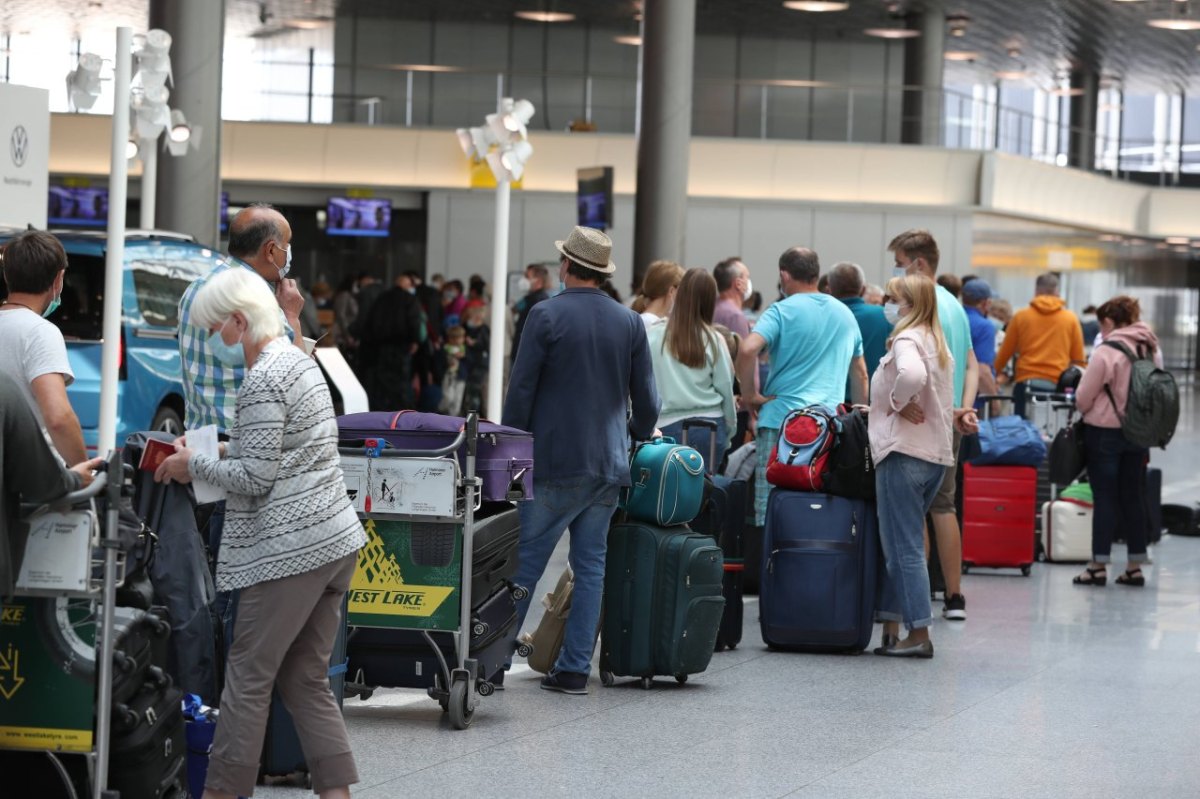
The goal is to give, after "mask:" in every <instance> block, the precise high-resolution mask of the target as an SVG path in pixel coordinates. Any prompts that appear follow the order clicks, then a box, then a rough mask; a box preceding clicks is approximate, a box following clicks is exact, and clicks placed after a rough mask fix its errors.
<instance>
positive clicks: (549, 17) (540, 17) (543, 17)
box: [513, 11, 575, 22]
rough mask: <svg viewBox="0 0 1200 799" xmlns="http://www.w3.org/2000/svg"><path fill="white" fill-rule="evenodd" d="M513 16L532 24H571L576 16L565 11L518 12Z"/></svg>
mask: <svg viewBox="0 0 1200 799" xmlns="http://www.w3.org/2000/svg"><path fill="white" fill-rule="evenodd" d="M513 16H515V17H517V18H519V19H527V20H529V21H530V22H571V21H572V20H574V19H575V15H574V14H568V13H567V12H565V11H516V12H513Z"/></svg>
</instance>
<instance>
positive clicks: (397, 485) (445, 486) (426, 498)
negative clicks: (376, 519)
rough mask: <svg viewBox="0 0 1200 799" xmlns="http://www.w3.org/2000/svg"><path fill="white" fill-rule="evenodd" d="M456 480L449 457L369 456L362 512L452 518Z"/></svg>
mask: <svg viewBox="0 0 1200 799" xmlns="http://www.w3.org/2000/svg"><path fill="white" fill-rule="evenodd" d="M457 482H458V474H457V469H456V468H455V463H454V461H451V460H431V459H421V458H413V459H411V460H410V459H404V458H394V459H392V458H389V459H382V458H371V459H369V460H368V461H367V480H366V496H365V497H364V498H363V512H365V513H368V514H369V513H396V514H405V515H410V516H439V517H442V518H453V517H454V515H455V495H456V488H457V485H456V484H457Z"/></svg>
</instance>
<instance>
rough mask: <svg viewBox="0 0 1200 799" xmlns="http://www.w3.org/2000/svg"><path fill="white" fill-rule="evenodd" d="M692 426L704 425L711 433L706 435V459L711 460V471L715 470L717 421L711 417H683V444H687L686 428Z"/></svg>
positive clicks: (716, 464)
mask: <svg viewBox="0 0 1200 799" xmlns="http://www.w3.org/2000/svg"><path fill="white" fill-rule="evenodd" d="M693 427H706V428H708V431H709V432H710V433H711V434H712V435H710V436H709V437H708V459H709V461H710V462H712V468H713V471H716V468H717V466H719V465H720V464H718V463H716V460H717V423H716V422H714V421H713V420H712V419H684V420H683V435H682V438H683V445H684V446H688V430H689V429H690V428H693Z"/></svg>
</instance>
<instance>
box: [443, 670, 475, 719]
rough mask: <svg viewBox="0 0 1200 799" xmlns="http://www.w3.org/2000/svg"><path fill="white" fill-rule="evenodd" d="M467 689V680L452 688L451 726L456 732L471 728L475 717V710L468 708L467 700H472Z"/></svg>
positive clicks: (455, 684)
mask: <svg viewBox="0 0 1200 799" xmlns="http://www.w3.org/2000/svg"><path fill="white" fill-rule="evenodd" d="M467 687H468V686H467V681H466V680H458V681H456V682H455V683H454V684H453V685H451V686H450V711H449V712H450V725H451V726H452V727H454V729H456V730H465V729H466V728H467V727H470V726H471V720H472V719H473V718H474V717H475V709H474V708H470V709H468V707H467V700H468V699H470V693H469V692H468V691H467Z"/></svg>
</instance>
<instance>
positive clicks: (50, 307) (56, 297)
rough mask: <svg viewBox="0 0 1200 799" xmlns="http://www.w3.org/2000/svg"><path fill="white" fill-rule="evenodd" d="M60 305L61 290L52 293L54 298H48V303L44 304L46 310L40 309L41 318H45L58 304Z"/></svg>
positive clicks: (55, 309) (56, 308)
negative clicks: (54, 293)
mask: <svg viewBox="0 0 1200 799" xmlns="http://www.w3.org/2000/svg"><path fill="white" fill-rule="evenodd" d="M60 305H62V292H61V291H60V292H59V293H58V294H56V295H54V299H52V300H50V304H49V305H47V306H46V310H44V311H42V318H43V319H46V318H47V317H49V316H50V314H52V313H54V312H55V311H57V310H58V306H60Z"/></svg>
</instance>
